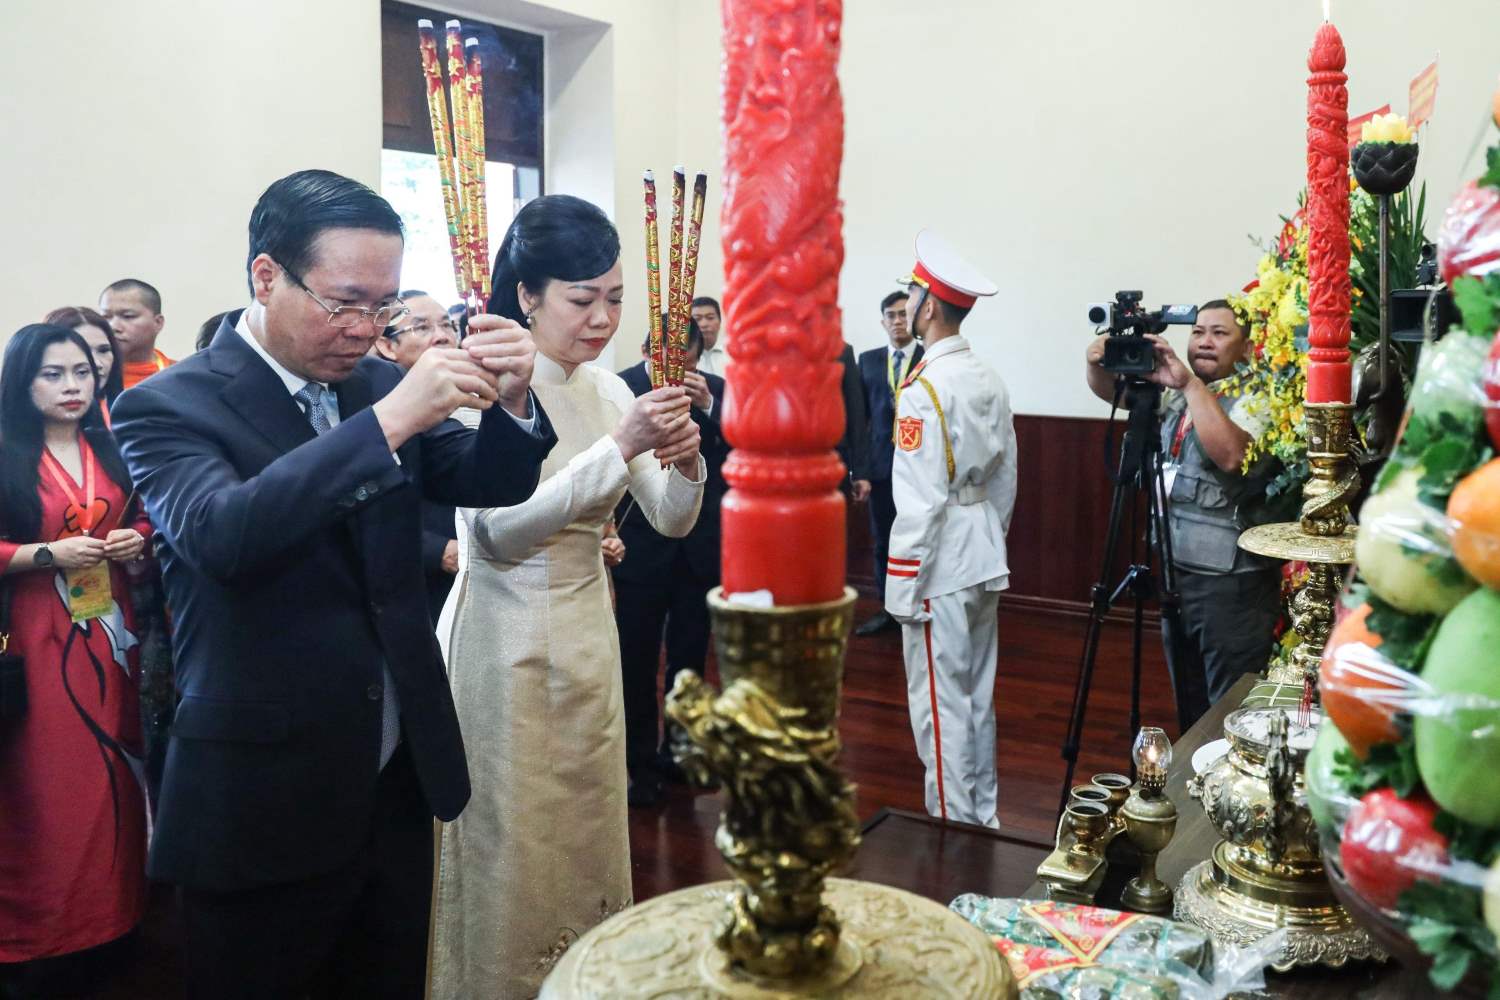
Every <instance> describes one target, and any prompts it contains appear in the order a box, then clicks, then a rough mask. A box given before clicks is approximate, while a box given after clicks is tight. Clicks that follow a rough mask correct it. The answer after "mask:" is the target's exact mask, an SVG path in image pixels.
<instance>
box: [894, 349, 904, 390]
mask: <svg viewBox="0 0 1500 1000" xmlns="http://www.w3.org/2000/svg"><path fill="white" fill-rule="evenodd" d="M904 357H905V355H904V354H903V353H902V352H901V351H897V352H896V353H895V354H892V355H891V391H892V392H895V391H896V387H897V386H898V385H900V384H901V359H902V358H904Z"/></svg>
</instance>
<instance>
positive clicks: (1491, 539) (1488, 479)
mask: <svg viewBox="0 0 1500 1000" xmlns="http://www.w3.org/2000/svg"><path fill="white" fill-rule="evenodd" d="M1448 519H1449V520H1450V521H1452V522H1453V524H1452V540H1453V557H1454V558H1455V559H1457V560H1458V564H1459V565H1460V566H1462V567H1463V568H1464V569H1465V570H1467V571H1468V573H1469V575H1470V576H1472V577H1473V578H1474V579H1476V580H1478V581H1479V582H1480V583H1482V584H1484V585H1485V586H1486V587H1494V588H1496V589H1497V590H1500V458H1496V459H1493V460H1491V461H1489V462H1486V463H1485V464H1484V465H1481V466H1480V467H1479V468H1477V469H1475V470H1474V471H1473V472H1471V473H1469V474H1468V475H1467V476H1465V477H1464V478H1462V479H1460V480H1459V481H1458V485H1457V486H1455V487H1454V488H1453V495H1452V496H1450V497H1449V498H1448Z"/></svg>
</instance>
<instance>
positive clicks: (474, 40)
mask: <svg viewBox="0 0 1500 1000" xmlns="http://www.w3.org/2000/svg"><path fill="white" fill-rule="evenodd" d="M478 44H479V39H477V38H470V39H466V40H465V41H464V48H468V47H469V46H470V45H478Z"/></svg>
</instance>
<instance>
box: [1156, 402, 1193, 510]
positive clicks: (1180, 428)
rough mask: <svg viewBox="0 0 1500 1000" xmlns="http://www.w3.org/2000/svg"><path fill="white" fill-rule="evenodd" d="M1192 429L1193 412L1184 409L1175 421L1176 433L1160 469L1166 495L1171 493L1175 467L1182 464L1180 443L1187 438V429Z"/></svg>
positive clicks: (1175, 475)
mask: <svg viewBox="0 0 1500 1000" xmlns="http://www.w3.org/2000/svg"><path fill="white" fill-rule="evenodd" d="M1192 429H1193V414H1192V412H1191V411H1189V410H1184V411H1183V413H1182V419H1181V420H1179V421H1177V433H1175V434H1173V435H1172V447H1171V448H1170V449H1169V450H1168V452H1167V457H1168V458H1169V459H1170V460H1169V461H1168V462H1167V466H1166V468H1165V469H1163V470H1162V487H1163V489H1165V490H1166V493H1167V496H1171V495H1172V483H1173V482H1175V481H1176V479H1177V469H1178V468H1179V467H1180V466H1181V465H1182V444H1183V442H1184V441H1186V440H1187V436H1188V431H1190V430H1192Z"/></svg>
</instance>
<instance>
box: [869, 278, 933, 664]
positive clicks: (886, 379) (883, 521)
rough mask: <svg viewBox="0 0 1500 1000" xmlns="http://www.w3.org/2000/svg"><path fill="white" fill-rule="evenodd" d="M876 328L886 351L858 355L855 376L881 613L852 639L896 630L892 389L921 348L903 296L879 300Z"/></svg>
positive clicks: (900, 381) (890, 295)
mask: <svg viewBox="0 0 1500 1000" xmlns="http://www.w3.org/2000/svg"><path fill="white" fill-rule="evenodd" d="M880 325H881V326H883V327H884V328H885V335H886V338H887V339H888V340H889V341H890V345H889V346H888V347H877V348H875V349H874V350H873V351H865V352H864V353H863V354H861V355H860V356H859V375H860V379H861V380H862V382H863V383H864V395H865V402H866V404H867V408H868V410H869V413H870V432H869V434H870V436H869V446H868V448H867V454H868V456H869V459H868V463H867V466H866V467H867V468H868V469H869V473H870V534H871V537H872V538H873V539H874V542H875V594H876V596H877V597H878V598H879V600H880V602H881V610H880V611H878V612H876V613H875V615H874V616H873V617H871V618H870V619H869V620H868V621H866V622H864V623H862V624H861V625H860V626H859V627H858V628H856V629H855V630H854V634H855V635H875V634H876V633H877V632H884V631H886V630H888V629H889V630H895V629H898V628H900V626H899V625H898V624H897V623H896V620H895V619H894V618H892V617H891V616H890V615H888V614H886V612H885V607H884V604H885V560H886V555H887V554H888V553H887V550H888V548H889V546H890V541H891V525H892V524H894V523H895V522H896V503H895V501H894V500H893V499H892V498H891V462H892V460H893V457H894V455H895V452H896V445H895V440H894V438H893V437H892V434H893V432H894V427H895V423H896V405H895V394H896V387H897V386H899V385H900V384H901V383H902V381H903V380H904V379H905V378H906V375H907V373H908V372H910V371H911V370H912V368H913V367H915V366H916V364H917V362H919V361H921V360H922V345H921V344H918V343H915V342H914V341H913V340H912V336H911V333H910V332H909V331H908V330H907V329H906V292H904V291H900V292H892V293H891V294H889V295H887V296H886V297H885V298H883V299H881V300H880Z"/></svg>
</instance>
